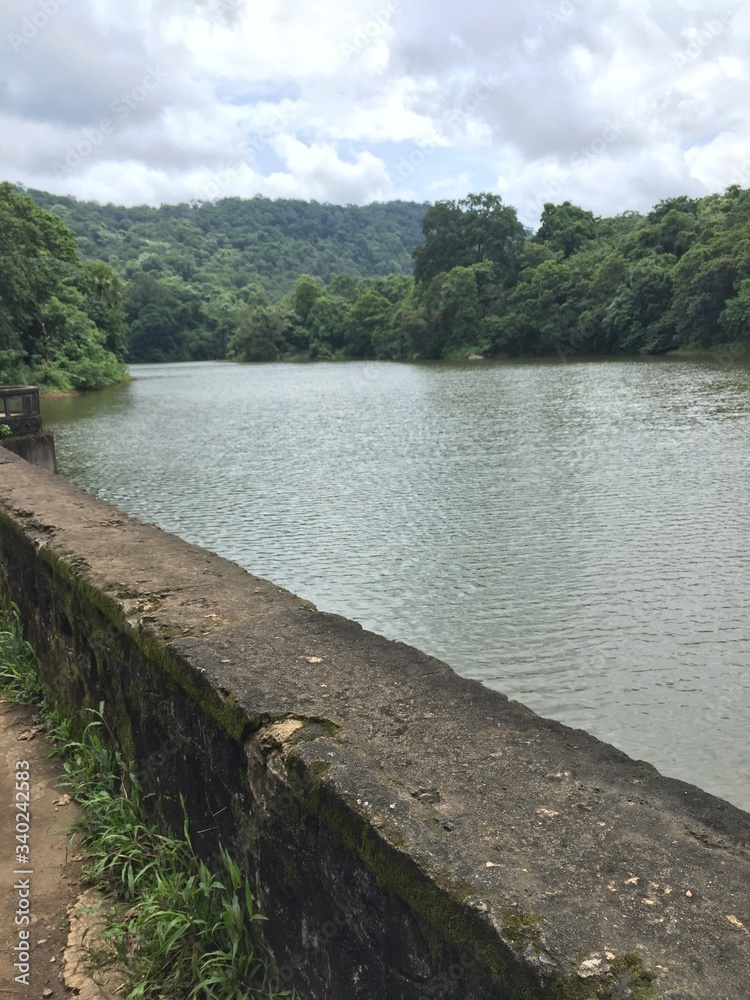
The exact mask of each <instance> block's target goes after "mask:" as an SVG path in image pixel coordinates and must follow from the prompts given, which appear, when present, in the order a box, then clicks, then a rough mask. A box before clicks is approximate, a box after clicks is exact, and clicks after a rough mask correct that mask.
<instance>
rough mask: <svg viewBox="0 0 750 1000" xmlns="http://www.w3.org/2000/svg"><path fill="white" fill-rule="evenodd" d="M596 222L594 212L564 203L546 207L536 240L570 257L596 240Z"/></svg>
mask: <svg viewBox="0 0 750 1000" xmlns="http://www.w3.org/2000/svg"><path fill="white" fill-rule="evenodd" d="M596 235H597V233H596V220H595V219H594V216H593V213H592V212H585V211H584V210H583V209H582V208H578V207H577V206H576V205H572V204H571V203H570V202H569V201H564V202H563V203H562V205H552V204H550V203H548V204H546V205H545V206H544V211H543V212H542V217H541V220H540V225H539V229H538V231H537V234H536V237H535V239H536V240H538V241H539V242H540V243H546V244H547V246H549V247H550V249H552V250H559V251H560V252H561V253H562V255H563V257H570V256H571V254H574V253H575V252H576V251H578V250H580V249H581V247H582V246H584V245H585V244H586V243H589V242H590V241H591V240H594V239H596Z"/></svg>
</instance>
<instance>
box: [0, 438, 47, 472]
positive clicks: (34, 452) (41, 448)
mask: <svg viewBox="0 0 750 1000" xmlns="http://www.w3.org/2000/svg"><path fill="white" fill-rule="evenodd" d="M0 445H2V447H3V448H7V449H8V451H12V452H13V454H14V455H18V456H20V458H23V459H24V460H25V461H26V462H30V463H31V464H32V465H38V466H39V468H41V469H47V471H48V472H57V458H56V456H55V438H54V435H53V434H52V432H51V431H40V432H39V433H38V434H19V435H18V436H17V437H4V438H0Z"/></svg>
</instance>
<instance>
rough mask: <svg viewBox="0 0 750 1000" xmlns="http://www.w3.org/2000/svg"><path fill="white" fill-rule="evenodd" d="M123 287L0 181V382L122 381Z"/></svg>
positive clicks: (76, 384) (54, 221)
mask: <svg viewBox="0 0 750 1000" xmlns="http://www.w3.org/2000/svg"><path fill="white" fill-rule="evenodd" d="M121 298H122V282H121V280H120V278H119V277H118V276H117V274H116V273H115V271H114V270H113V268H111V267H110V266H109V265H107V264H104V263H102V262H101V261H99V262H89V263H87V264H86V263H84V262H83V261H82V260H81V259H80V257H79V254H78V250H77V247H76V243H75V239H74V236H73V233H72V232H71V231H70V229H69V228H68V227H67V226H65V225H64V224H63V223H62V222H61V221H60V219H59V218H58V217H57V216H55V215H53V214H51V213H50V212H45V211H44V210H43V209H41V208H39V207H38V206H37V205H36V204H35V203H34V202H33V201H31V199H29V198H26V197H23V196H22V195H20V194H18V193H17V192H16V191H14V190H13V188H12V187H11V186H10V185H9V184H7V183H3V184H0V378H2V380H3V381H5V382H28V381H34V382H40V383H42V384H43V385H46V386H50V387H54V388H58V389H63V390H67V389H73V388H95V387H98V386H103V385H108V384H109V383H111V382H113V381H116V380H117V379H120V378H123V377H124V375H125V369H124V366H123V364H122V358H123V355H124V352H125V349H126V336H125V325H124V320H123V314H122V309H121Z"/></svg>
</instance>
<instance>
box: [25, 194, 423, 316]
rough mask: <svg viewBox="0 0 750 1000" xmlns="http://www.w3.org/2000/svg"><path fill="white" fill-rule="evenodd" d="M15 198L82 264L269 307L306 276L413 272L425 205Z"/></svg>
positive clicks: (258, 199)
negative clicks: (46, 217)
mask: <svg viewBox="0 0 750 1000" xmlns="http://www.w3.org/2000/svg"><path fill="white" fill-rule="evenodd" d="M22 193H24V194H26V195H27V197H29V198H31V199H32V200H33V201H35V202H36V203H37V205H39V206H40V207H41V208H44V209H46V210H48V211H51V212H54V213H55V214H56V215H57V216H58V217H59V218H60V219H61V220H62V221H63V222H65V223H66V225H68V226H69V227H70V229H72V231H73V233H74V235H75V237H76V242H77V243H78V248H79V250H80V252H81V254H82V256H83V257H84V258H86V259H89V260H91V259H99V260H104V261H106V262H107V263H109V264H111V265H113V266H114V267H115V268H116V269H117V270H118V271H119V272H120V273H121V274H122V275H123V276H124V277H127V278H132V277H134V276H135V275H136V274H137V273H138V272H145V273H148V274H150V275H152V276H153V277H155V278H158V279H163V278H169V277H176V278H178V279H181V280H182V281H184V282H189V283H190V284H192V285H199V286H200V285H203V286H207V287H214V288H215V287H216V286H222V287H224V288H232V287H233V288H243V287H245V286H247V285H252V284H254V283H258V284H262V285H263V287H264V288H265V290H266V291H267V293H268V294H269V295H270V296H271V298H272V299H278V298H279V297H280V296H281V295H283V294H285V293H287V292H289V291H291V289H292V288H293V286H294V282H295V281H296V279H297V278H298V277H299V276H300V275H301V274H305V273H307V274H311V275H313V277H315V278H317V279H318V280H320V281H322V282H323V283H325V284H327V283H328V282H330V281H331V279H332V278H334V277H335V276H336V275H338V274H349V275H352V276H353V277H355V278H373V277H381V276H385V275H388V274H411V271H412V268H413V264H414V261H413V259H412V251H413V250H414V247H415V246H416V245H417V244H418V243H419V242H421V240H422V219H423V218H424V214H425V211H426V210H427V208H428V207H429V205H426V204H425V205H418V204H414V203H412V202H404V201H395V202H387V203H382V204H372V205H365V206H362V207H360V206H358V205H347V206H342V205H326V204H320V203H319V202H315V201H313V202H305V201H292V200H290V199H279V200H276V201H272V200H270V199H269V198H263V197H260V196H258V197H255V198H249V199H245V198H224V199H221V200H219V201H215V202H200V203H193V204H190V205H187V204H181V205H162V206H161V207H160V208H152V207H149V206H147V205H139V206H137V207H135V208H123V207H121V206H118V205H111V204H108V205H99V204H98V203H97V202H91V201H78V200H77V199H75V198H70V197H63V196H59V195H53V194H47V193H46V192H44V191H36V190H33V189H28V190H24V191H23V192H22Z"/></svg>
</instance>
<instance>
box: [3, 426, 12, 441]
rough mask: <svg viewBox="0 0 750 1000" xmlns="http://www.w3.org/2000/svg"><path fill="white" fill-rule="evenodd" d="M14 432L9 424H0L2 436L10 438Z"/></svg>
mask: <svg viewBox="0 0 750 1000" xmlns="http://www.w3.org/2000/svg"><path fill="white" fill-rule="evenodd" d="M12 433H13V431H12V430H11V429H10V427H9V426H8V425H7V424H0V438H8V437H10V436H11V434H12Z"/></svg>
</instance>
